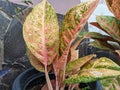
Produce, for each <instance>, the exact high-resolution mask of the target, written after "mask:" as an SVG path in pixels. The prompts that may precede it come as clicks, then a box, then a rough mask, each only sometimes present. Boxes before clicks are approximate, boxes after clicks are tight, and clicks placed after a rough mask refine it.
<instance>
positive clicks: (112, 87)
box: [100, 76, 120, 90]
mask: <svg viewBox="0 0 120 90" xmlns="http://www.w3.org/2000/svg"><path fill="white" fill-rule="evenodd" d="M100 82H101V84H102V90H119V89H120V76H119V77H115V78H108V79H103V80H100Z"/></svg>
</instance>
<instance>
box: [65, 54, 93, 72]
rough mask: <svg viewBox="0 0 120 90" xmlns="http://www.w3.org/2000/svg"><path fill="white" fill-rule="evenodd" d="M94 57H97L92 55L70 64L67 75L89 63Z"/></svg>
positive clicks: (67, 67)
mask: <svg viewBox="0 0 120 90" xmlns="http://www.w3.org/2000/svg"><path fill="white" fill-rule="evenodd" d="M93 57H95V55H94V54H91V55H88V56H84V57H82V58H79V59H77V60H74V61H71V62H69V63H68V64H67V66H66V73H69V72H73V71H74V70H77V69H80V68H81V67H82V66H83V65H85V64H86V63H88V62H89V61H90V60H91V59H92V58H93Z"/></svg>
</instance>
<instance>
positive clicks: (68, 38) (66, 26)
mask: <svg viewBox="0 0 120 90" xmlns="http://www.w3.org/2000/svg"><path fill="white" fill-rule="evenodd" d="M99 1H100V0H90V1H88V2H84V3H81V4H79V5H77V6H76V7H74V8H72V9H71V10H69V11H68V12H67V14H66V15H65V19H64V21H63V23H62V27H61V29H60V52H61V54H63V52H64V51H65V50H66V47H68V46H69V45H70V44H71V43H72V41H73V40H74V39H75V37H76V35H77V34H78V33H79V32H80V31H81V30H82V28H83V26H84V25H85V24H86V22H87V19H88V18H89V17H90V15H91V14H92V12H93V11H94V10H95V8H96V7H97V5H98V3H99Z"/></svg>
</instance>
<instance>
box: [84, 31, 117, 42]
mask: <svg viewBox="0 0 120 90" xmlns="http://www.w3.org/2000/svg"><path fill="white" fill-rule="evenodd" d="M82 36H84V38H92V39H96V40H101V41H104V42H107V41H113V42H117V41H116V40H115V39H113V38H112V37H110V36H108V35H102V34H100V33H98V32H86V33H83V35H82Z"/></svg>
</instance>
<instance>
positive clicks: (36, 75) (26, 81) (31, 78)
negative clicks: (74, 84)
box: [12, 68, 102, 90]
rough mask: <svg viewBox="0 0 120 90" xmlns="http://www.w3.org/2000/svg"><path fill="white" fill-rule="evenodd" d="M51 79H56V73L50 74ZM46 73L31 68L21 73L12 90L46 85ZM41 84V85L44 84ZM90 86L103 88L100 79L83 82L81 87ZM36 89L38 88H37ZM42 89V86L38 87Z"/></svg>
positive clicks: (25, 89) (95, 89) (94, 89)
mask: <svg viewBox="0 0 120 90" xmlns="http://www.w3.org/2000/svg"><path fill="white" fill-rule="evenodd" d="M49 76H50V79H55V75H54V74H53V73H50V74H49ZM45 81H46V80H45V75H44V73H41V72H39V71H37V70H35V69H34V68H30V69H28V70H26V71H24V72H23V73H21V74H20V75H19V76H18V77H17V78H16V79H15V81H14V83H13V86H12V90H30V89H31V88H32V87H34V86H36V85H38V84H39V85H40V84H42V85H44V84H45ZM42 85H41V86H42ZM86 86H89V87H90V88H91V89H90V90H102V89H101V85H100V83H99V81H97V82H92V83H87V84H84V83H81V84H80V87H81V88H84V87H86ZM35 90H36V89H35ZM38 90H40V88H38Z"/></svg>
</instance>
